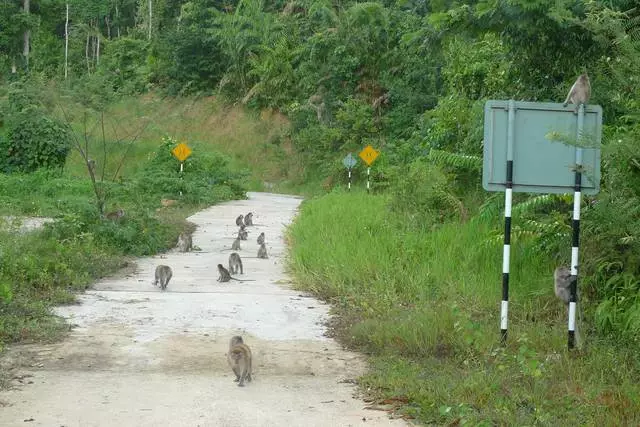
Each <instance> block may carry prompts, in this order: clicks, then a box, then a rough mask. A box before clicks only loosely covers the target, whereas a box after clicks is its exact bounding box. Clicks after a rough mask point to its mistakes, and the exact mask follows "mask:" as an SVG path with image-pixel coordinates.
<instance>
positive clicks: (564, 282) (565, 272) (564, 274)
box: [553, 266, 571, 305]
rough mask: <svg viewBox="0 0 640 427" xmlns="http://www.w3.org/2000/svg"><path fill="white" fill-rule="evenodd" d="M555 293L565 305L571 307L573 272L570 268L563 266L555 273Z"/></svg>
mask: <svg viewBox="0 0 640 427" xmlns="http://www.w3.org/2000/svg"><path fill="white" fill-rule="evenodd" d="M553 282H554V283H553V291H554V293H555V294H556V296H557V297H558V298H559V299H560V300H561V301H562V302H563V303H564V305H569V298H570V297H571V270H570V269H569V268H568V267H565V266H561V267H558V268H556V269H555V271H554V272H553Z"/></svg>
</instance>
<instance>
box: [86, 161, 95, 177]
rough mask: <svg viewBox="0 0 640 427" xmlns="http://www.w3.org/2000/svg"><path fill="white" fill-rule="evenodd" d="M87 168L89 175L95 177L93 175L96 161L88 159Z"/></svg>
mask: <svg viewBox="0 0 640 427" xmlns="http://www.w3.org/2000/svg"><path fill="white" fill-rule="evenodd" d="M87 167H88V168H89V170H90V171H91V173H92V174H94V175H95V173H96V161H95V160H93V159H88V160H87Z"/></svg>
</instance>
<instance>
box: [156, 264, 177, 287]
mask: <svg viewBox="0 0 640 427" xmlns="http://www.w3.org/2000/svg"><path fill="white" fill-rule="evenodd" d="M171 276H173V272H172V271H171V267H169V266H168V265H159V266H157V267H156V277H155V281H154V282H153V286H157V285H158V282H160V289H162V290H163V291H164V290H165V289H167V285H168V284H169V280H171Z"/></svg>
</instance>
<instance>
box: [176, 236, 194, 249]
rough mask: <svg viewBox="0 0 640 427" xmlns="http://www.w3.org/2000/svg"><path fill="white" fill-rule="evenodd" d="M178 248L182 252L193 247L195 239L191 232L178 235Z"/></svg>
mask: <svg viewBox="0 0 640 427" xmlns="http://www.w3.org/2000/svg"><path fill="white" fill-rule="evenodd" d="M177 247H178V250H179V251H180V252H189V251H190V250H192V249H193V239H192V238H191V234H187V233H180V235H179V236H178V245H177Z"/></svg>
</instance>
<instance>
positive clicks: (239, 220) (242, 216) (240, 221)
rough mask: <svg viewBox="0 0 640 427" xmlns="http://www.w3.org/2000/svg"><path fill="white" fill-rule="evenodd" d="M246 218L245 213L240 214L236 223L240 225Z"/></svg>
mask: <svg viewBox="0 0 640 427" xmlns="http://www.w3.org/2000/svg"><path fill="white" fill-rule="evenodd" d="M243 218H244V215H238V217H237V218H236V225H237V226H238V227H240V226H241V225H242V223H243V221H242V219H243Z"/></svg>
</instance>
